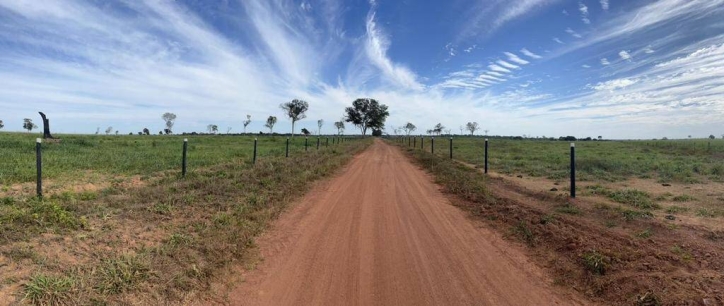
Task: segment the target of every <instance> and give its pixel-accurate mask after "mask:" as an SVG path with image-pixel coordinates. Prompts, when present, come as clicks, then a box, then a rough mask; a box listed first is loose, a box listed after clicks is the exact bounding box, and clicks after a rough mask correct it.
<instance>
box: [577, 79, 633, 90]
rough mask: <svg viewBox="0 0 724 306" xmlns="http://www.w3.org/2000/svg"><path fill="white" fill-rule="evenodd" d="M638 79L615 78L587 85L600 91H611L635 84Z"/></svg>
mask: <svg viewBox="0 0 724 306" xmlns="http://www.w3.org/2000/svg"><path fill="white" fill-rule="evenodd" d="M638 81H639V80H638V79H616V80H610V81H606V82H602V83H598V84H596V85H593V86H588V87H589V88H592V89H595V90H598V91H601V90H606V91H613V90H616V89H620V88H626V87H628V86H631V85H633V84H636V83H637V82H638Z"/></svg>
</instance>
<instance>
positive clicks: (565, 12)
mask: <svg viewBox="0 0 724 306" xmlns="http://www.w3.org/2000/svg"><path fill="white" fill-rule="evenodd" d="M561 13H563V15H566V16H568V15H570V14H568V11H566V10H563V12H561Z"/></svg>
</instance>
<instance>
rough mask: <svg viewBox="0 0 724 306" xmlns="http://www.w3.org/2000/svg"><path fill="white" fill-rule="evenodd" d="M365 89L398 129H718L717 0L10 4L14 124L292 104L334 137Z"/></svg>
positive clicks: (7, 58)
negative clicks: (469, 125)
mask: <svg viewBox="0 0 724 306" xmlns="http://www.w3.org/2000/svg"><path fill="white" fill-rule="evenodd" d="M358 97H372V98H376V99H378V100H379V101H381V102H382V103H384V104H387V105H388V106H389V107H390V113H391V115H390V117H389V119H388V121H387V126H388V127H387V131H388V132H389V133H391V134H392V133H393V129H394V127H397V126H400V125H403V124H404V123H406V122H408V121H409V122H412V123H414V124H415V125H417V126H418V132H422V131H425V130H427V129H429V128H431V127H432V126H433V125H435V124H436V123H438V122H440V123H442V124H443V125H445V126H446V127H448V128H450V129H451V130H452V132H454V133H459V132H460V131H459V126H461V125H464V124H465V123H466V122H468V121H476V122H478V123H480V126H481V127H482V128H483V129H487V130H489V133H490V134H494V135H524V134H525V135H531V136H548V137H550V136H555V137H557V136H562V135H574V136H579V137H586V136H591V137H596V136H598V135H602V136H603V137H604V138H660V137H664V136H666V137H669V138H684V137H686V136H688V135H692V136H694V137H706V136H708V135H709V134H715V135H717V136H718V137H721V136H720V135H722V134H724V116H723V114H724V0H706V1H705V0H699V1H697V0H659V1H633V0H626V1H623V0H608V1H607V0H585V1H565V0H520V1H512V0H510V1H509V0H450V1H409V0H407V1H385V0H368V1H362V0H352V1H342V0H306V1H282V0H226V1H207V0H184V1H161V0H157V1H130V0H129V1H117V2H114V1H100V0H95V1H82V0H58V1H51V0H48V1H36V0H0V120H3V121H4V122H5V129H4V130H11V131H19V130H21V127H22V119H23V118H32V119H34V120H35V121H36V122H38V123H39V122H40V118H39V116H38V115H37V111H44V112H45V113H46V114H48V116H49V117H50V119H51V124H52V126H53V128H54V129H55V130H56V132H65V133H93V132H95V130H96V128H97V127H100V128H101V131H103V130H105V128H106V127H108V126H112V127H113V128H114V130H119V131H120V132H121V133H124V134H127V133H128V132H137V131H140V130H141V129H142V128H144V127H148V128H149V129H151V130H152V131H158V130H161V129H162V128H163V125H164V122H163V120H162V119H161V114H163V113H164V112H173V113H176V114H177V115H178V119H177V123H176V126H175V127H174V130H175V131H176V132H183V131H187V132H190V131H204V130H205V127H206V126H207V125H208V124H217V125H218V126H219V127H220V130H221V131H224V132H225V131H226V129H227V127H231V128H232V131H237V132H238V131H241V130H242V123H241V121H242V120H243V119H242V118H245V115H247V114H250V115H251V116H252V120H253V122H252V124H251V125H250V126H249V128H248V130H249V131H260V130H265V129H264V128H263V121H264V120H265V119H266V117H268V116H269V115H274V116H277V117H279V123H278V124H277V127H276V128H275V131H288V130H289V129H290V126H291V125H290V123H289V121H288V120H286V119H285V118H283V117H282V116H283V113H282V111H281V110H280V109H279V104H280V103H282V102H285V101H289V100H291V99H293V98H300V99H304V100H307V101H309V102H310V110H309V112H308V113H307V119H305V120H303V121H301V122H300V124H298V125H297V126H298V129H299V128H301V127H307V128H309V129H310V130H312V129H314V130H316V121H317V119H324V120H325V121H326V124H325V126H324V128H323V132H327V133H331V132H332V131H333V125H332V122H334V121H336V120H339V119H340V118H341V117H342V115H343V110H344V107H346V106H348V105H350V104H351V102H352V101H353V100H354V99H355V98H358ZM354 132H357V130H356V129H354V128H353V127H351V126H349V125H348V127H347V133H354ZM423 133H424V132H423Z"/></svg>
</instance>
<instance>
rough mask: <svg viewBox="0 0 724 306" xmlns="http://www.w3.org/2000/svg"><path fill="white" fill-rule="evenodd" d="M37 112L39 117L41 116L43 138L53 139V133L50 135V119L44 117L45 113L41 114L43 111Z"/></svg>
mask: <svg viewBox="0 0 724 306" xmlns="http://www.w3.org/2000/svg"><path fill="white" fill-rule="evenodd" d="M38 113H39V114H40V117H43V138H45V139H54V137H53V135H50V120H48V118H46V117H45V114H43V112H38Z"/></svg>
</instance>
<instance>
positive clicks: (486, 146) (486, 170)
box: [485, 139, 488, 173]
mask: <svg viewBox="0 0 724 306" xmlns="http://www.w3.org/2000/svg"><path fill="white" fill-rule="evenodd" d="M485 173H488V140H487V139H485Z"/></svg>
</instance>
